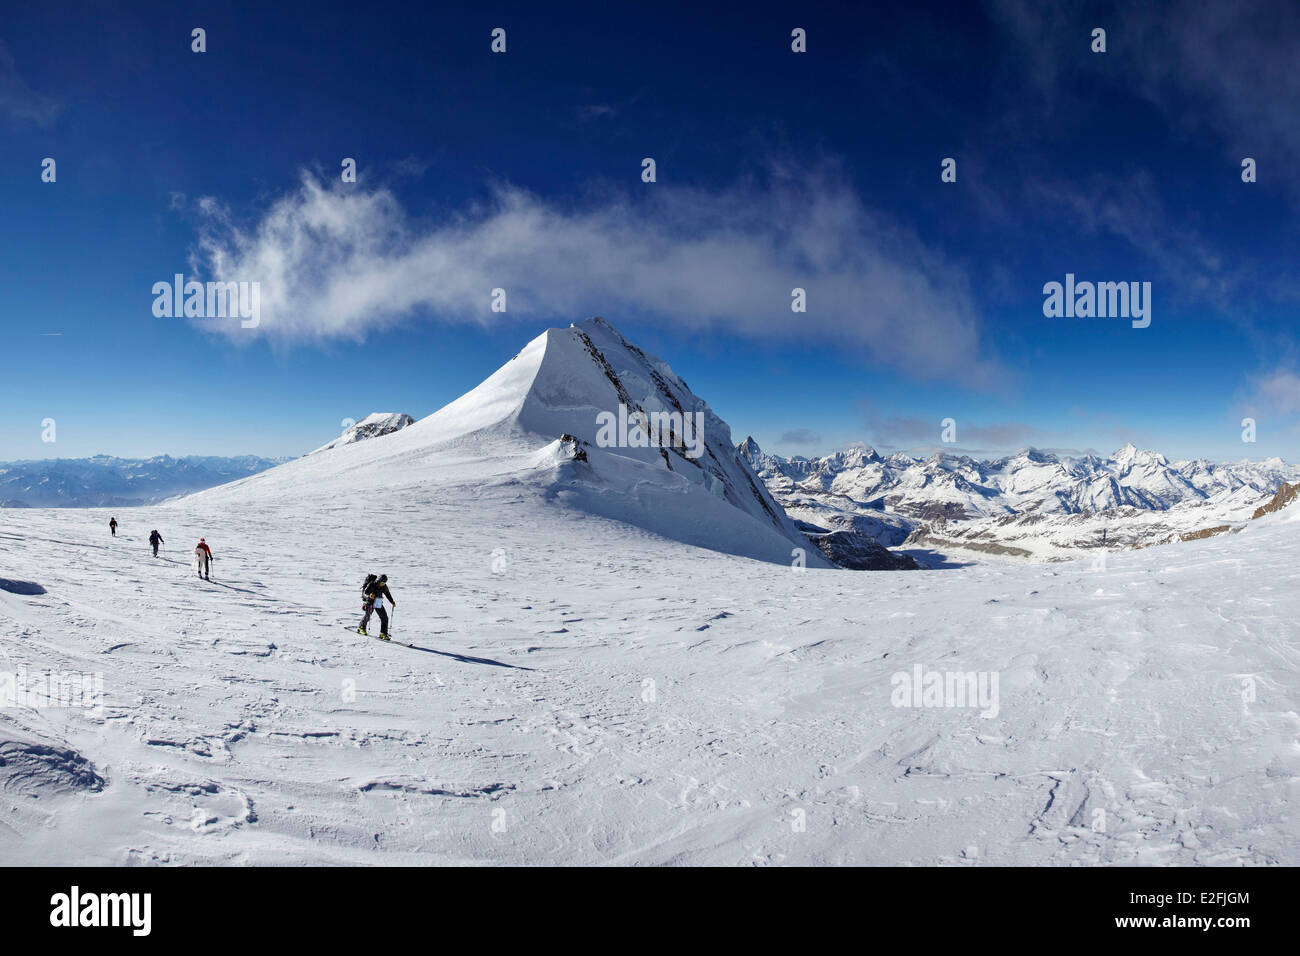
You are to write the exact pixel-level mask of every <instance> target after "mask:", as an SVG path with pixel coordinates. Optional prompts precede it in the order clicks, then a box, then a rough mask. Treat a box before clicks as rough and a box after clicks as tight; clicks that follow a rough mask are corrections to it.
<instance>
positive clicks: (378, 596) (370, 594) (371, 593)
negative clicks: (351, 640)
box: [357, 574, 397, 641]
mask: <svg viewBox="0 0 1300 956" xmlns="http://www.w3.org/2000/svg"><path fill="white" fill-rule="evenodd" d="M384 598H388V603H389V604H391V605H392V606H393V608H394V609H396V608H397V602H396V601H394V600H393V594H392V592H391V591H389V590H388V575H386V574H381V575H379V577H375V576H374V575H373V574H367V575H366V581H365V583H364V584H362V585H361V610H363V611H364V612H365V616H364V617H362V618H361V626H360V627H358V628H357V633H358V634H365V633H366V625H367V624H369V623H370V612H371V611H378V612H379V639H380V640H381V641H386V640H388V614H387V613H386V612H385V611H384Z"/></svg>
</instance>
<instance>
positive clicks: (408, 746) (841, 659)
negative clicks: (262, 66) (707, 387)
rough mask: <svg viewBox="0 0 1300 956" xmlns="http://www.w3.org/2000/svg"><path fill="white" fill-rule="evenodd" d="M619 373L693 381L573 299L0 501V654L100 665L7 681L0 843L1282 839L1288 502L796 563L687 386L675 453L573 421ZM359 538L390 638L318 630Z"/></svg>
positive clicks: (981, 850) (627, 379)
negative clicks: (354, 393) (196, 569)
mask: <svg viewBox="0 0 1300 956" xmlns="http://www.w3.org/2000/svg"><path fill="white" fill-rule="evenodd" d="M578 332H582V333H583V335H578V334H577V333H578ZM587 343H591V344H593V345H595V346H596V348H597V351H599V352H600V353H601V354H602V355H603V356H605V359H606V364H607V365H608V366H609V368H610V369H612V370H613V372H614V378H613V379H611V378H609V377H608V376H606V375H605V372H604V369H603V368H599V367H597V368H596V371H594V372H593V371H591V370H590V369H589V367H588V366H589V365H591V364H592V357H591V354H590V352H589V351H588V349H587ZM594 364H595V365H596V366H599V365H600V363H594ZM649 372H656V373H658V376H659V380H656V378H655V376H654V375H651V374H649ZM602 382H604V383H606V385H602V384H601V383H602ZM606 387H607V388H608V391H607V392H600V391H597V393H596V394H594V395H593V393H592V390H593V389H595V390H599V389H603V388H606ZM620 388H621V389H622V391H623V393H624V394H626V395H627V396H628V397H630V398H632V399H633V400H634V401H636V402H652V401H664V402H667V401H668V399H667V398H665V397H663V396H665V395H671V396H672V397H673V398H674V399H675V400H677V401H679V402H681V403H682V404H683V405H686V404H688V403H692V402H694V401H698V400H697V399H695V398H694V396H692V395H688V394H687V393H686V392H685V391H684V388H685V386H684V384H683V383H680V380H678V379H676V377H675V376H671V373H670V372H669V371H668V370H667V369H666V366H662V367H661V365H660V364H659V363H658V360H653V359H651V358H648V357H644V356H642V357H638V354H637V353H636V352H634V351H632V350H631V349H630V348H628V347H627V346H626V343H623V342H622V340H621V337H619V336H617V333H616V332H614V331H613V329H612V327H606V326H605V325H603V324H595V323H582V324H581V325H580V326H578V327H577V328H576V329H567V330H551V331H550V332H548V333H546V334H545V335H544V336H542V337H540V338H539V339H538V340H535V341H534V342H533V343H531V344H530V345H529V346H528V347H527V348H525V350H524V351H523V352H522V353H521V354H520V355H519V356H518V357H516V359H515V360H514V361H512V362H511V363H508V364H507V365H506V366H504V367H503V368H502V369H501V370H500V371H499V372H498V373H496V374H495V375H494V376H492V377H491V378H490V379H488V380H487V381H486V382H485V383H484V384H483V385H481V386H480V387H479V388H478V389H475V390H474V391H473V392H471V393H469V394H467V395H466V396H464V397H462V398H461V399H460V400H458V401H457V402H454V403H452V404H451V405H450V406H448V407H447V408H445V409H443V410H442V411H440V412H438V413H435V414H434V415H433V416H430V417H429V418H427V419H424V420H422V421H420V422H417V423H415V424H414V425H411V426H409V427H406V428H403V429H401V430H400V431H398V432H395V433H393V434H389V435H385V436H381V437H376V438H373V439H371V440H367V441H361V442H356V443H351V444H347V445H343V446H341V447H337V448H333V449H330V450H328V451H325V452H322V453H320V454H313V455H311V456H309V457H306V458H303V459H299V460H297V461H294V462H290V463H289V464H287V465H284V466H282V467H280V468H276V469H273V470H271V471H269V472H266V473H264V474H261V475H258V476H255V477H253V478H249V479H245V480H242V481H239V482H236V483H234V484H231V485H227V486H223V487H221V488H217V489H212V490H210V491H206V492H203V493H200V494H198V495H194V496H192V497H190V498H186V499H183V500H181V501H179V502H171V503H167V504H164V505H161V506H156V507H147V508H140V509H135V510H132V511H131V512H129V513H127V514H125V515H123V514H119V515H118V518H119V521H121V522H122V526H121V527H120V528H119V532H118V537H117V538H116V539H114V538H110V537H109V536H108V532H107V529H106V527H105V524H106V523H107V519H108V514H107V512H103V511H74V510H22V511H15V512H12V513H7V514H6V515H5V518H6V521H5V524H4V527H3V529H0V574H3V576H4V579H5V580H6V581H7V582H10V583H13V584H14V585H15V588H14V589H8V588H6V589H3V590H0V619H3V621H4V623H5V625H6V631H5V633H6V637H5V638H4V640H3V641H2V642H0V650H2V651H3V655H4V657H5V660H4V661H3V662H0V670H3V671H5V672H8V673H11V674H12V673H18V672H26V673H28V674H33V673H39V672H46V673H48V672H55V673H60V674H70V673H77V674H95V673H98V674H101V675H102V685H103V689H104V700H103V707H102V710H98V711H96V710H87V709H84V708H73V707H63V708H32V707H21V706H20V707H14V706H9V707H5V708H3V709H0V795H2V798H0V799H3V801H4V813H3V817H2V818H0V859H3V860H4V862H6V863H11V864H32V865H34V864H109V865H115V864H131V863H146V864H150V863H152V864H158V863H165V864H202V863H253V864H282V865H284V864H289V865H293V864H326V863H347V864H365V863H380V864H382V863H415V864H451V863H571V864H588V863H624V864H627V863H641V864H657V863H676V864H725V865H734V864H746V865H749V864H825V863H872V864H952V865H1000V864H1092V863H1111V864H1143V865H1157V864H1160V865H1163V864H1214V865H1238V864H1270V863H1271V864H1288V865H1296V864H1297V863H1300V839H1298V838H1300V826H1298V825H1297V822H1296V819H1295V818H1294V817H1292V816H1291V811H1290V803H1291V800H1292V799H1293V797H1294V795H1295V792H1296V787H1297V782H1298V781H1300V745H1298V744H1297V734H1300V716H1297V715H1298V714H1300V678H1298V677H1297V673H1298V670H1300V649H1298V648H1297V641H1296V629H1295V624H1294V622H1295V621H1296V619H1297V618H1298V617H1300V597H1298V596H1297V595H1300V587H1298V586H1297V585H1298V584H1300V581H1297V577H1298V576H1300V571H1298V570H1297V569H1298V568H1300V539H1298V536H1297V534H1296V529H1297V525H1296V519H1297V517H1300V508H1297V507H1288V508H1282V509H1281V510H1279V511H1277V512H1276V513H1272V514H1267V515H1265V516H1264V517H1262V518H1260V519H1258V520H1253V521H1248V522H1247V523H1246V526H1245V527H1244V530H1242V531H1241V532H1240V533H1238V534H1234V535H1225V536H1221V537H1214V538H1210V539H1207V540H1198V541H1190V542H1185V543H1179V544H1174V545H1169V546H1166V547H1160V548H1149V549H1145V550H1141V551H1134V552H1125V553H1121V554H1111V555H1107V556H1106V559H1105V560H1104V561H1102V562H1095V561H1093V560H1092V559H1090V558H1089V559H1085V560H1082V561H1076V562H1071V563H1060V564H1052V565H1038V566H1028V565H1021V566H998V565H984V566H971V567H963V568H956V569H950V570H941V571H932V572H927V573H902V574H900V573H876V572H848V571H840V570H834V569H829V568H818V567H814V566H813V561H812V558H813V557H816V555H815V554H811V555H810V558H809V565H810V567H809V569H807V570H798V569H796V568H793V567H790V566H789V561H788V558H787V556H788V552H789V550H790V548H791V547H793V546H794V545H793V544H792V542H795V541H797V537H795V536H797V535H798V531H797V529H794V528H793V525H790V524H788V519H784V516H779V515H778V516H773V515H770V514H768V513H767V507H768V506H767V504H766V502H767V501H769V500H770V499H765V498H764V493H762V491H761V489H755V490H751V489H749V488H747V487H746V485H745V482H744V481H743V480H742V479H743V478H744V474H745V473H744V471H743V470H738V469H737V468H734V467H733V460H732V459H729V458H728V457H727V456H726V454H725V452H726V450H727V449H730V448H731V447H732V446H731V445H730V436H729V433H728V432H726V430H725V425H724V424H723V423H721V422H718V421H717V420H716V418H714V417H712V416H711V413H708V415H709V416H710V417H709V418H708V424H709V428H708V431H707V438H708V441H709V443H710V449H711V453H712V457H707V456H706V457H705V458H704V460H703V464H701V465H692V464H688V463H686V462H683V461H680V460H678V459H680V457H681V456H680V455H677V454H675V453H673V460H672V461H671V467H669V466H667V465H665V462H664V460H663V458H662V456H660V455H659V453H658V450H657V449H649V450H648V451H647V450H644V449H641V450H638V449H615V448H610V449H606V448H600V447H598V446H597V445H596V444H595V443H594V433H593V431H591V430H588V431H587V432H585V433H584V432H583V428H584V427H586V426H584V425H583V424H582V423H583V422H585V421H587V420H588V419H589V417H590V413H591V412H592V410H593V409H594V408H607V407H609V405H608V404H607V402H608V400H609V398H610V396H611V395H614V396H615V398H616V399H617V395H618V392H619V389H620ZM593 427H594V426H593ZM561 431H562V433H563V434H565V435H567V436H569V440H561V439H560V436H559V434H557V432H561ZM585 443H590V444H585ZM724 443H725V444H724ZM579 451H585V452H587V453H588V456H587V460H586V461H583V460H582V459H581V458H580V457H579V456H578V455H577V452H579ZM723 509H726V510H723ZM778 511H779V509H778ZM683 522H686V523H688V524H689V525H690V527H688V528H682V527H679V525H680V524H681V523H683ZM153 528H157V529H159V530H160V531H161V532H162V533H163V535H164V536H165V537H166V539H167V541H168V543H169V544H168V550H166V551H165V552H164V553H163V554H162V555H160V557H159V558H157V559H154V558H152V557H151V556H150V554H149V551H148V549H147V546H146V538H147V535H148V533H149V531H150V530H151V529H153ZM200 536H204V537H206V538H207V541H208V543H209V544H210V545H211V546H212V549H213V553H214V555H215V558H216V561H215V563H214V565H213V580H212V581H211V582H203V581H200V580H199V579H197V578H196V576H195V575H194V573H193V572H192V570H191V569H190V564H189V551H190V550H191V549H192V547H193V544H194V543H195V542H197V540H198V539H199V537H200ZM370 571H373V572H385V573H387V574H388V576H389V583H390V585H391V587H392V589H393V595H394V597H395V598H396V600H397V602H398V605H399V610H398V613H396V615H395V616H394V619H393V631H394V636H395V637H397V638H398V639H400V640H404V641H409V642H412V643H413V644H415V645H416V646H415V648H407V647H402V646H398V645H387V644H384V643H381V642H379V641H375V640H372V639H368V638H363V637H361V636H359V635H357V634H356V633H354V632H350V631H349V630H347V628H349V627H355V625H356V623H357V621H358V619H359V617H360V607H359V604H360V594H359V586H360V584H361V579H362V577H363V575H364V574H365V573H366V572H370ZM32 587H36V588H38V589H39V590H36V591H34V590H32ZM41 592H43V593H41ZM918 666H919V667H921V668H922V669H923V670H924V671H926V672H939V673H945V672H946V673H958V672H960V673H966V672H971V673H978V674H984V675H986V676H987V675H990V674H992V675H996V676H997V679H998V692H999V696H998V699H997V707H996V714H994V715H991V716H981V713H982V712H983V713H987V712H988V709H987V708H985V709H983V711H982V710H981V709H979V708H974V707H948V706H942V707H928V706H919V707H904V706H895V704H896V703H897V699H896V693H895V691H896V687H895V681H894V680H893V678H894V676H895V675H896V674H899V673H903V674H909V675H910V674H911V673H913V671H914V668H916V667H918Z"/></svg>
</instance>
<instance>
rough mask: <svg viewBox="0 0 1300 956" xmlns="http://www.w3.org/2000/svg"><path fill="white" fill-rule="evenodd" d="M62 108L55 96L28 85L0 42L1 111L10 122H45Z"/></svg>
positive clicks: (51, 118)
mask: <svg viewBox="0 0 1300 956" xmlns="http://www.w3.org/2000/svg"><path fill="white" fill-rule="evenodd" d="M62 111H63V105H62V104H61V103H59V101H58V100H56V99H54V98H53V97H51V96H46V95H45V94H43V93H37V92H36V91H35V90H33V89H32V88H31V87H30V86H28V85H27V81H26V80H24V79H23V78H22V76H20V75H19V73H18V66H17V64H16V63H15V62H14V58H13V56H12V55H11V54H10V53H9V51H8V49H6V48H5V45H4V44H3V43H0V115H2V116H5V117H7V118H8V119H9V120H10V121H11V122H18V123H33V124H35V125H37V126H48V125H49V124H50V123H52V122H54V120H55V118H56V117H57V116H58V115H59V113H61V112H62Z"/></svg>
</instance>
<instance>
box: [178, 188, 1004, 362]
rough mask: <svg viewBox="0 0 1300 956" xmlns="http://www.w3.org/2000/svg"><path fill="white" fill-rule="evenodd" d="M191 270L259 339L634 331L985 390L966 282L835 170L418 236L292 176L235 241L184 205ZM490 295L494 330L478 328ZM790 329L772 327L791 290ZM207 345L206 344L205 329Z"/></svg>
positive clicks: (465, 220)
mask: <svg viewBox="0 0 1300 956" xmlns="http://www.w3.org/2000/svg"><path fill="white" fill-rule="evenodd" d="M198 209H199V211H200V219H201V225H200V240H199V245H198V250H197V254H196V259H195V263H194V264H195V265H196V266H197V267H198V268H199V269H200V271H203V272H205V273H206V274H207V275H208V277H210V278H215V279H220V280H235V281H258V282H260V283H261V295H262V298H261V312H262V321H261V325H260V327H259V328H258V329H257V330H241V329H239V328H238V327H237V326H236V327H235V328H233V329H229V331H231V333H232V334H234V335H240V334H250V332H251V333H252V334H260V335H266V336H269V337H273V338H277V339H280V340H286V341H302V340H314V339H328V338H337V337H352V338H360V337H362V336H364V335H365V334H366V333H367V332H368V331H370V330H372V329H376V328H382V327H384V326H388V325H391V324H393V323H395V322H399V321H402V320H404V319H409V318H412V317H417V318H421V317H433V318H436V319H440V320H445V321H475V322H479V323H482V324H489V323H496V322H501V321H507V320H511V319H513V320H536V319H539V318H540V319H545V320H552V319H555V318H557V317H560V318H564V319H565V320H568V319H571V318H580V317H583V316H586V315H589V314H604V315H606V316H608V317H610V318H611V319H614V320H617V317H618V316H619V315H634V316H636V317H638V318H642V319H654V320H657V321H660V322H663V323H665V324H672V325H675V326H677V327H684V328H687V329H692V330H703V329H715V330H719V331H725V332H729V333H732V334H736V335H740V336H744V337H749V338H752V339H760V340H768V341H773V342H798V343H800V344H807V343H809V342H817V343H822V344H828V345H835V346H839V347H842V348H847V349H851V350H856V351H858V352H859V353H861V354H862V355H863V356H864V357H865V358H868V359H870V360H872V361H876V362H880V363H883V364H886V365H889V366H894V367H898V368H901V369H903V370H905V371H906V372H908V373H909V374H910V375H912V376H914V377H919V378H940V377H946V378H950V379H953V380H957V381H960V382H963V383H966V384H973V385H984V386H990V385H993V384H996V383H998V382H999V381H1000V380H1001V378H1002V376H1003V374H1004V373H1003V372H1002V370H1001V369H1000V367H999V365H998V364H997V362H996V361H995V360H994V359H992V358H990V357H989V356H988V354H987V353H986V350H985V348H984V346H983V343H982V342H981V337H980V323H979V320H978V313H977V309H976V306H975V304H974V301H973V298H972V296H971V293H970V291H969V287H968V282H967V277H966V275H965V274H964V272H963V271H962V269H961V268H959V267H958V266H956V265H955V264H954V263H952V262H951V261H950V260H948V259H947V258H946V257H944V256H943V255H941V254H940V253H938V252H936V251H934V250H933V249H930V248H928V247H926V246H925V245H924V244H923V243H921V241H920V240H919V239H917V238H916V236H915V235H914V234H912V233H911V232H910V231H909V230H908V229H906V228H905V227H903V226H901V225H899V224H898V223H897V222H895V221H893V220H891V219H889V218H888V217H886V216H883V215H881V214H879V213H877V212H875V211H873V210H871V209H869V208H868V207H867V206H866V205H865V204H864V203H863V202H862V200H861V198H860V197H859V196H858V195H857V193H856V192H855V191H854V190H853V189H852V188H851V187H850V186H849V185H848V184H847V183H846V181H845V180H844V179H843V178H842V177H840V176H839V175H838V174H837V173H836V172H835V171H834V170H830V169H825V168H822V169H819V170H815V171H811V172H808V171H803V172H800V173H795V172H793V171H791V170H789V169H777V170H773V171H772V172H770V173H769V174H768V175H766V176H764V177H761V178H759V179H756V180H753V181H749V182H746V183H745V184H743V185H738V186H736V187H734V188H731V189H725V190H718V191H710V190H704V189H693V188H687V187H680V186H670V185H665V184H647V185H645V187H644V188H643V190H642V191H641V194H640V196H639V198H636V199H631V198H628V197H627V196H626V195H606V196H604V197H602V198H601V199H598V200H594V201H588V202H585V203H583V204H581V205H571V204H564V203H561V202H557V201H554V200H548V199H545V198H542V197H539V196H537V195H535V194H532V193H530V192H526V191H524V190H521V189H517V188H514V187H512V186H508V185H505V186H499V187H497V188H495V189H493V190H492V192H491V196H490V198H489V199H488V201H486V202H483V203H481V204H479V205H476V206H473V207H470V208H467V209H465V210H463V211H461V212H459V213H457V214H455V215H451V216H448V217H446V218H445V219H444V220H442V221H440V222H435V223H427V222H417V221H414V220H412V219H411V218H410V217H408V215H407V214H406V212H405V211H404V209H403V208H402V205H401V203H400V202H399V201H398V199H397V198H396V196H394V195H393V193H392V192H390V191H388V190H386V189H373V190H370V191H367V190H365V189H360V188H358V187H357V186H356V185H351V186H347V185H341V184H336V185H332V186H326V185H323V184H322V183H321V182H320V181H319V180H317V178H316V177H314V176H313V175H311V174H307V173H305V174H304V175H303V177H302V180H301V183H300V185H299V186H298V188H297V189H295V190H294V191H292V192H290V193H289V194H287V195H284V196H283V197H281V198H279V199H278V200H276V201H274V202H273V203H272V204H271V205H270V207H269V208H268V209H266V210H265V212H264V214H263V215H262V216H261V218H260V219H257V220H256V221H254V222H252V223H250V224H247V225H245V224H241V223H240V222H238V221H236V219H235V217H233V216H232V214H231V213H230V211H229V210H228V209H226V208H225V207H224V206H223V205H222V204H221V203H219V202H218V201H216V200H214V199H205V200H201V201H200V202H199V204H198ZM495 288H501V289H504V290H505V291H506V294H507V308H508V311H507V312H506V313H505V314H504V315H502V314H499V313H493V312H492V311H491V310H490V305H491V294H492V290H493V289H495ZM794 288H802V289H804V290H806V294H807V302H808V306H807V312H806V313H802V314H798V313H793V312H792V311H791V307H790V304H791V290H792V289H794ZM223 328H225V327H223Z"/></svg>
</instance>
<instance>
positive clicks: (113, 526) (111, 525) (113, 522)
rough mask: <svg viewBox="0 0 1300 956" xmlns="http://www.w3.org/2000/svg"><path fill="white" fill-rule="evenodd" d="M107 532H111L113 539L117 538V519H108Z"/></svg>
mask: <svg viewBox="0 0 1300 956" xmlns="http://www.w3.org/2000/svg"><path fill="white" fill-rule="evenodd" d="M108 530H109V531H111V532H113V537H115V538H116V537H117V519H116V518H109V519H108Z"/></svg>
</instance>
